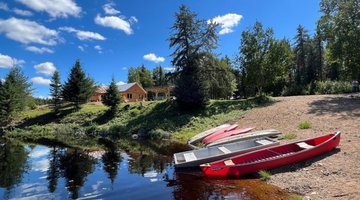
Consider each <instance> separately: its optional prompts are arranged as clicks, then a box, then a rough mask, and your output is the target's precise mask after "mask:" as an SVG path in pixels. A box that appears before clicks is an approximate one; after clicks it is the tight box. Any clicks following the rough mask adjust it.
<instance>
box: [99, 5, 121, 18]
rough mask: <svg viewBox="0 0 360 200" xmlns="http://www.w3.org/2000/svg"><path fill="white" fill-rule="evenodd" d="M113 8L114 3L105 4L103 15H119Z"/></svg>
mask: <svg viewBox="0 0 360 200" xmlns="http://www.w3.org/2000/svg"><path fill="white" fill-rule="evenodd" d="M113 6H115V4H114V3H107V4H105V5H104V6H103V9H104V12H105V14H108V15H117V14H119V13H120V11H118V10H116V9H115V8H113Z"/></svg>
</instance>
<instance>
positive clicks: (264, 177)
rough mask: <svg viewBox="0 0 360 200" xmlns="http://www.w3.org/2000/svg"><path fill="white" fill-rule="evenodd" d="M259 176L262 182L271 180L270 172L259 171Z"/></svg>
mask: <svg viewBox="0 0 360 200" xmlns="http://www.w3.org/2000/svg"><path fill="white" fill-rule="evenodd" d="M259 176H260V179H261V180H263V181H268V180H270V179H271V174H270V172H268V171H265V170H261V171H259Z"/></svg>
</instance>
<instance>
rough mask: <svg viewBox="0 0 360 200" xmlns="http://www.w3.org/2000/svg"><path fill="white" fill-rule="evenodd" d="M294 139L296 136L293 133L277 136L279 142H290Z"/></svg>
mask: <svg viewBox="0 0 360 200" xmlns="http://www.w3.org/2000/svg"><path fill="white" fill-rule="evenodd" d="M296 137H297V135H296V134H294V133H285V134H281V135H280V136H279V140H292V139H295V138H296Z"/></svg>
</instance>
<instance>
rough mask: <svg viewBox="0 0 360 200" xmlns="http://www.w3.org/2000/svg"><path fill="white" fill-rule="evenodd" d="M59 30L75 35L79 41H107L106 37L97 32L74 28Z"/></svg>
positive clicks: (61, 28)
mask: <svg viewBox="0 0 360 200" xmlns="http://www.w3.org/2000/svg"><path fill="white" fill-rule="evenodd" d="M59 29H60V30H62V31H66V32H69V33H75V34H76V37H77V38H78V39H79V40H106V38H105V37H104V36H102V35H100V34H99V33H95V32H90V31H82V30H78V29H75V28H72V27H60V28H59Z"/></svg>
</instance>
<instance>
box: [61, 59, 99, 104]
mask: <svg viewBox="0 0 360 200" xmlns="http://www.w3.org/2000/svg"><path fill="white" fill-rule="evenodd" d="M95 90H96V87H95V83H94V80H93V79H91V78H90V77H89V76H86V75H85V72H84V71H83V69H82V68H81V65H80V61H79V60H77V61H76V63H75V65H74V66H73V68H72V69H71V72H70V74H69V77H68V79H67V81H66V82H65V84H64V85H63V88H62V96H63V98H64V100H65V101H69V102H72V103H73V104H74V106H75V108H76V109H79V108H80V105H81V104H84V103H86V102H88V101H89V99H90V97H91V96H92V95H93V94H94V92H95Z"/></svg>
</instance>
